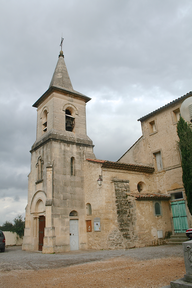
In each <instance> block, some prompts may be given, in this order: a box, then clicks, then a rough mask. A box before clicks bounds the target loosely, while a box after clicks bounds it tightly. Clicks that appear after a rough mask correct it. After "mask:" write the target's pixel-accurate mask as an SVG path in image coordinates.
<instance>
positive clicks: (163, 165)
mask: <svg viewBox="0 0 192 288" xmlns="http://www.w3.org/2000/svg"><path fill="white" fill-rule="evenodd" d="M190 96H192V92H190V93H188V94H186V95H184V96H182V97H180V98H178V99H176V100H174V101H172V102H170V103H169V104H167V105H165V106H163V107H161V108H159V109H157V110H155V111H154V112H152V113H150V114H148V115H146V116H144V117H142V118H140V119H139V121H140V122H141V127H142V134H143V135H142V137H140V138H139V140H138V141H137V142H136V143H135V144H134V145H133V146H132V147H131V148H130V149H129V150H128V151H127V152H126V153H125V154H124V155H123V156H122V157H121V158H120V159H119V160H118V162H120V163H121V162H123V163H133V164H142V165H149V166H152V167H155V175H154V176H155V177H154V179H155V180H154V181H155V183H154V185H155V191H158V192H159V193H163V194H167V195H170V196H171V210H172V218H173V223H172V224H173V228H172V230H173V232H175V233H179V232H185V231H186V229H187V228H188V226H191V225H192V221H191V220H192V219H191V215H190V213H189V211H188V208H187V205H186V196H185V191H184V187H183V182H182V167H181V154H180V149H179V145H178V141H179V138H178V136H177V122H178V120H179V118H180V107H181V104H182V103H183V101H184V100H185V99H187V98H188V97H190Z"/></svg>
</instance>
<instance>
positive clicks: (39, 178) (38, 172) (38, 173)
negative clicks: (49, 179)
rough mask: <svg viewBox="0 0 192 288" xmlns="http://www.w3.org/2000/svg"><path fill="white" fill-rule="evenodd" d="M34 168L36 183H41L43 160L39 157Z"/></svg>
mask: <svg viewBox="0 0 192 288" xmlns="http://www.w3.org/2000/svg"><path fill="white" fill-rule="evenodd" d="M36 168H37V181H41V180H42V179H43V160H42V159H41V156H40V157H39V158H38V160H37V164H36Z"/></svg>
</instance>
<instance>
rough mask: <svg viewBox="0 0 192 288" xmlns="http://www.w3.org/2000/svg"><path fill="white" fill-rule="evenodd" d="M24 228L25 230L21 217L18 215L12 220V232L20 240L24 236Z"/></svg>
mask: <svg viewBox="0 0 192 288" xmlns="http://www.w3.org/2000/svg"><path fill="white" fill-rule="evenodd" d="M24 228H25V221H23V219H22V216H21V215H18V216H17V217H16V218H15V219H14V225H13V232H16V233H17V235H19V237H20V238H22V237H23V235H24Z"/></svg>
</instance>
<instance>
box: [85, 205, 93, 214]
mask: <svg viewBox="0 0 192 288" xmlns="http://www.w3.org/2000/svg"><path fill="white" fill-rule="evenodd" d="M86 213H87V215H92V209H91V204H90V203H87V204H86Z"/></svg>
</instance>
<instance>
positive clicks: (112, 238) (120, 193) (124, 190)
mask: <svg viewBox="0 0 192 288" xmlns="http://www.w3.org/2000/svg"><path fill="white" fill-rule="evenodd" d="M113 182H114V187H115V198H116V200H115V203H116V209H117V222H118V228H119V229H114V230H113V231H112V232H111V233H110V235H109V236H108V242H109V246H110V248H112V247H114V248H130V247H132V246H134V241H135V239H136V236H135V232H134V227H135V225H136V211H135V208H136V207H135V200H134V197H131V196H129V195H128V193H130V187H129V180H118V179H113Z"/></svg>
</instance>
